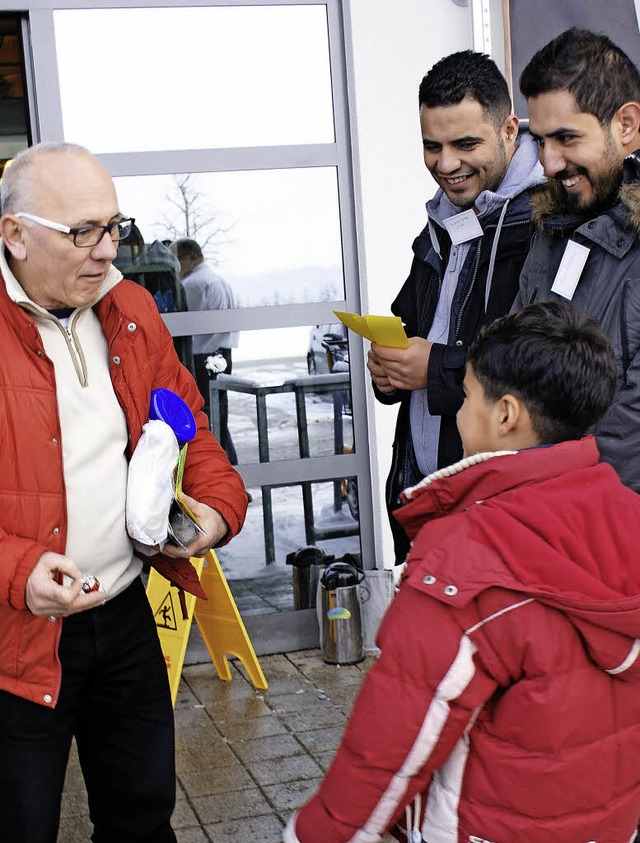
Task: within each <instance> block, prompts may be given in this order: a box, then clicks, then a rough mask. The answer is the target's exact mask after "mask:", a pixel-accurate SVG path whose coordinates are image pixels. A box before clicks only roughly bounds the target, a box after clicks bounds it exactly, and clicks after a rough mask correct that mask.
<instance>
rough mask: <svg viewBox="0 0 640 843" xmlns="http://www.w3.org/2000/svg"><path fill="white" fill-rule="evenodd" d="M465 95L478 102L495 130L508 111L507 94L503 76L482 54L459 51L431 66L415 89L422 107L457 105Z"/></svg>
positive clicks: (509, 108) (508, 97)
mask: <svg viewBox="0 0 640 843" xmlns="http://www.w3.org/2000/svg"><path fill="white" fill-rule="evenodd" d="M466 96H469V97H471V98H472V99H474V100H476V102H479V103H480V105H481V106H482V108H483V111H484V113H485V116H486V117H487V120H488V122H490V123H492V124H493V125H494V126H495V127H496V128H497V129H498V128H500V126H502V124H503V123H504V121H505V120H506V119H507V117H508V116H509V115H510V114H511V97H510V95H509V87H508V85H507V83H506V80H505V78H504V76H503V75H502V74H501V73H500V71H499V70H498V68H497V66H496V64H495V62H494V61H492V60H491V59H490V58H489V56H487V55H485V54H484V53H474V52H473V50H462V52H459V53H452V54H451V55H450V56H445V57H444V58H443V59H440V61H439V62H436V64H434V65H433V67H432V68H431V70H430V71H429V72H428V73H427V75H426V76H425V77H424V78H423V80H422V82H421V83H420V89H419V91H418V104H419V105H420V107H422V106H423V105H424V106H425V107H426V108H436V107H437V106H441V105H457V104H458V103H459V102H462V100H463V99H464V98H465V97H466Z"/></svg>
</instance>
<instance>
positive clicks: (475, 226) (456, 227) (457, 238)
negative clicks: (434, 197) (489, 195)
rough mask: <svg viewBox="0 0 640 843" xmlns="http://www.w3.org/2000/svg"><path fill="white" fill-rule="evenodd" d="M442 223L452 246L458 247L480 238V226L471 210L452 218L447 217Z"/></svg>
mask: <svg viewBox="0 0 640 843" xmlns="http://www.w3.org/2000/svg"><path fill="white" fill-rule="evenodd" d="M442 222H443V223H444V227H445V228H446V229H447V231H448V232H449V237H450V238H451V242H452V243H453V245H454V246H459V245H460V243H466V242H467V241H469V240H475V239H476V237H482V226H481V225H480V223H479V222H478V217H477V216H476V214H475V212H474V210H473V208H469V210H468V211H463V212H462V213H461V214H456V215H455V216H453V217H447V219H446V220H442Z"/></svg>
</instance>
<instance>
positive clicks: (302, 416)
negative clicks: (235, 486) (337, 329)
mask: <svg viewBox="0 0 640 843" xmlns="http://www.w3.org/2000/svg"><path fill="white" fill-rule="evenodd" d="M315 333H316V329H309V328H287V329H271V330H264V331H241V332H240V338H239V342H238V347H237V349H233V350H232V358H233V370H232V374H231V375H230V376H228V375H226V374H221V375H218V376H217V377H216V378H215V380H212V381H211V382H210V384H209V387H210V389H209V392H210V396H211V404H210V418H211V424H212V430H213V431H214V433H215V434H216V436H217V437H218V439H220V440H221V441H223V440H224V439H225V434H224V432H223V431H224V429H225V425H224V418H225V414H228V415H227V418H228V421H227V427H228V431H229V434H230V437H231V439H232V441H233V443H234V451H235V453H236V454H237V459H238V463H239V464H240V465H242V464H246V463H256V462H274V461H276V460H291V459H306V458H308V457H324V456H333V455H335V454H345V453H350V452H352V451H353V441H354V440H353V420H352V415H351V392H350V381H349V349H348V346H347V340H346V337H344V338H343V339H342V340H341V341H340V350H339V352H332V353H333V354H335V356H336V357H339V358H340V363H339V364H338V363H336V364H335V365H334V366H333V367H332V370H331V372H330V371H329V369H328V368H327V369H325V371H324V373H322V374H320V375H315V374H309V371H308V366H309V363H308V355H309V349H310V348H311V347H312V346H311V341H312V337H313V336H314V334H315ZM203 389H206V383H205V387H203V388H202V389H201V391H203ZM205 397H206V396H205ZM218 401H221V402H222V403H221V404H219V403H218ZM225 401H226V407H225ZM221 419H222V423H221Z"/></svg>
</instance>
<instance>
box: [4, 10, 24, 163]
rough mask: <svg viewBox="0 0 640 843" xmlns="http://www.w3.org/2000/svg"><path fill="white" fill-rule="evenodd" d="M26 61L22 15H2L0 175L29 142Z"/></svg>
mask: <svg viewBox="0 0 640 843" xmlns="http://www.w3.org/2000/svg"><path fill="white" fill-rule="evenodd" d="M23 61H24V59H23V49H22V38H21V35H20V18H19V17H17V16H16V15H0V175H2V169H3V167H4V165H5V163H6V161H7V160H8V159H10V158H13V157H14V156H15V155H16V153H18V152H20V150H21V149H25V148H26V147H27V146H28V143H29V140H28V134H29V126H28V116H27V115H28V108H27V100H26V97H25V82H24V71H23Z"/></svg>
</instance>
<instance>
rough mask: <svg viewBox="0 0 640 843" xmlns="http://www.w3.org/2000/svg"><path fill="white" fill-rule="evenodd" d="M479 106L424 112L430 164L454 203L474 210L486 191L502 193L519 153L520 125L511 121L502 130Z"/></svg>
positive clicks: (467, 104)
mask: <svg viewBox="0 0 640 843" xmlns="http://www.w3.org/2000/svg"><path fill="white" fill-rule="evenodd" d="M489 119H490V118H489V117H488V115H487V114H485V112H484V109H483V108H482V106H481V105H480V103H479V102H478V101H477V100H474V99H472V98H471V97H469V96H467V97H465V98H464V99H463V100H461V101H460V102H459V103H456V104H455V105H442V106H436V107H434V108H427V106H425V105H423V106H422V107H421V108H420V126H421V128H422V146H423V150H424V163H425V165H426V167H427V169H428V170H429V172H430V173H431V175H432V176H433V177H434V179H435V180H436V181H437V183H438V185H439V186H440V187H441V188H442V189H443V190H444V192H445V193H446V194H447V196H448V197H449V199H450V200H451V202H453V204H454V205H457V206H458V207H459V208H462V209H464V208H471V207H473V205H474V203H475V201H476V199H477V198H478V196H479V195H480V194H481V193H482V191H483V190H496V189H497V188H498V187H499V186H500V184H501V182H502V180H503V179H504V176H505V173H506V172H507V168H508V166H509V162H510V161H511V157H512V156H513V153H514V152H515V140H516V136H517V133H518V120H517V118H516V117H514V116H513V115H511V116H510V117H507V119H506V120H505V121H504V123H503V124H502V126H501V128H500V129H496V127H495V125H494V124H493V123H491V122H489Z"/></svg>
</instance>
